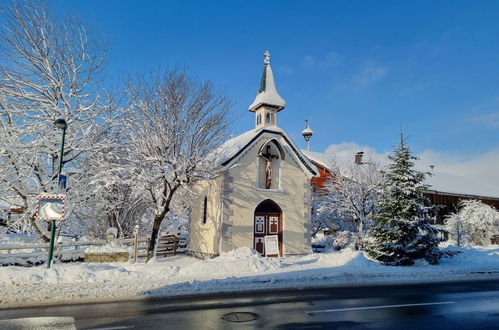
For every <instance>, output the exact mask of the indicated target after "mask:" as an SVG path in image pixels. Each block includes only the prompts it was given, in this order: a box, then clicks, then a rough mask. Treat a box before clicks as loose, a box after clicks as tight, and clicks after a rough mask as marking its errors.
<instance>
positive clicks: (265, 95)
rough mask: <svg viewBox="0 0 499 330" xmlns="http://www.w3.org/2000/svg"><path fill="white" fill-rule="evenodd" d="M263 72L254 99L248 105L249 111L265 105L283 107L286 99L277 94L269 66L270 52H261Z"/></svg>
mask: <svg viewBox="0 0 499 330" xmlns="http://www.w3.org/2000/svg"><path fill="white" fill-rule="evenodd" d="M263 56H264V57H265V59H264V61H263V63H264V64H263V73H262V78H261V80H260V88H259V89H258V93H257V94H256V97H255V100H254V101H253V103H251V105H250V106H249V111H256V110H257V109H258V108H259V107H260V106H262V105H267V106H271V107H274V108H277V109H278V111H280V110H282V109H284V107H285V106H286V101H284V99H283V98H282V97H281V96H280V95H279V93H278V92H277V89H276V87H275V82H274V74H273V73H272V68H271V67H270V53H269V52H268V51H266V52H265V53H263Z"/></svg>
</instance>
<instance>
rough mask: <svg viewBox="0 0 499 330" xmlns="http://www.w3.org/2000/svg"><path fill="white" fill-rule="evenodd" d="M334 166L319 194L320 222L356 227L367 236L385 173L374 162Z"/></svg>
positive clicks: (332, 165) (317, 219)
mask: <svg viewBox="0 0 499 330" xmlns="http://www.w3.org/2000/svg"><path fill="white" fill-rule="evenodd" d="M330 167H331V169H332V171H331V172H332V173H331V176H330V179H329V181H328V182H327V183H326V185H325V187H324V191H322V194H320V196H318V203H317V204H318V205H317V215H316V216H315V218H316V222H319V226H320V225H321V224H322V225H326V226H329V227H334V224H336V225H339V226H340V227H343V228H342V229H344V230H345V229H346V230H349V229H350V228H355V230H356V231H357V232H358V233H359V236H360V237H361V238H363V237H364V235H365V232H366V227H367V225H368V223H369V221H370V220H371V217H372V215H373V214H374V212H375V202H376V199H377V192H378V190H379V187H380V183H381V178H382V175H381V172H380V171H379V168H378V166H377V164H375V163H374V162H372V161H369V162H366V163H364V164H361V165H359V164H350V165H348V166H346V167H345V168H343V169H340V167H339V166H338V164H337V163H336V162H334V161H333V162H332V163H331V166H330Z"/></svg>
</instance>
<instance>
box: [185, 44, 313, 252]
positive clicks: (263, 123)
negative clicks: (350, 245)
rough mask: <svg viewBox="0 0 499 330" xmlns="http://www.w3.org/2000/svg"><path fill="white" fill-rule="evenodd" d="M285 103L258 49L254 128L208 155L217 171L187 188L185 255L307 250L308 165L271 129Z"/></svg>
mask: <svg viewBox="0 0 499 330" xmlns="http://www.w3.org/2000/svg"><path fill="white" fill-rule="evenodd" d="M285 106H286V103H285V101H284V99H283V98H282V97H281V96H280V95H279V93H278V92H277V89H276V86H275V81H274V76H273V73H272V69H271V66H270V54H269V53H268V52H265V53H264V69H263V74H262V77H261V80H260V87H259V89H258V93H257V95H256V98H255V100H254V101H253V103H252V104H251V105H250V106H249V111H250V112H253V113H254V114H255V128H254V129H252V130H250V131H248V132H246V133H243V134H242V135H240V136H237V137H235V138H233V139H230V140H229V141H227V142H226V143H224V144H223V145H222V146H221V147H220V148H219V149H217V150H216V151H214V156H213V159H214V161H215V162H217V164H218V166H219V168H220V171H221V173H222V174H221V175H220V176H218V177H216V178H215V179H208V180H202V181H199V182H197V183H196V185H195V187H194V188H193V189H194V192H195V197H194V198H193V200H192V204H191V211H190V216H189V243H188V246H187V252H188V253H189V254H191V255H194V256H196V257H199V258H212V257H215V256H217V255H219V254H220V253H221V252H226V251H230V250H233V249H236V248H240V247H250V248H253V249H255V250H256V251H258V252H259V253H261V254H262V255H267V256H289V255H301V254H307V253H311V245H310V228H311V185H310V179H311V178H312V177H314V176H316V175H317V173H316V167H315V166H314V165H313V164H311V163H310V161H309V160H308V158H307V157H305V156H304V155H303V153H302V152H301V151H300V149H299V148H297V146H296V145H295V144H294V142H293V141H292V140H291V138H290V137H289V136H288V135H287V134H286V132H285V131H284V130H283V129H282V128H280V127H279V126H278V116H279V115H280V112H281V111H282V110H283V109H284V108H285ZM271 243H272V245H271Z"/></svg>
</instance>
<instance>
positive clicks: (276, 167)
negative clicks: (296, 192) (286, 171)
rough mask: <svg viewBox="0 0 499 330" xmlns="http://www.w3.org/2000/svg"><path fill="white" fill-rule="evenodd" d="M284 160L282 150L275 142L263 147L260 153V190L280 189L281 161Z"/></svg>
mask: <svg viewBox="0 0 499 330" xmlns="http://www.w3.org/2000/svg"><path fill="white" fill-rule="evenodd" d="M281 156H282V157H281ZM283 158H284V155H283V153H282V150H281V148H280V146H279V145H278V143H277V142H276V141H275V140H272V141H269V142H267V143H265V144H264V145H263V146H262V148H261V149H260V152H259V170H258V173H259V175H258V188H260V189H279V178H280V175H279V171H280V166H281V163H280V161H281V159H283Z"/></svg>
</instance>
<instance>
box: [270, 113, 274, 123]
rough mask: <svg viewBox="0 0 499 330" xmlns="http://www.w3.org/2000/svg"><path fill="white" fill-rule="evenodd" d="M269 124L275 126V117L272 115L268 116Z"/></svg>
mask: <svg viewBox="0 0 499 330" xmlns="http://www.w3.org/2000/svg"><path fill="white" fill-rule="evenodd" d="M270 122H271V123H272V124H275V115H274V114H273V113H271V114H270Z"/></svg>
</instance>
